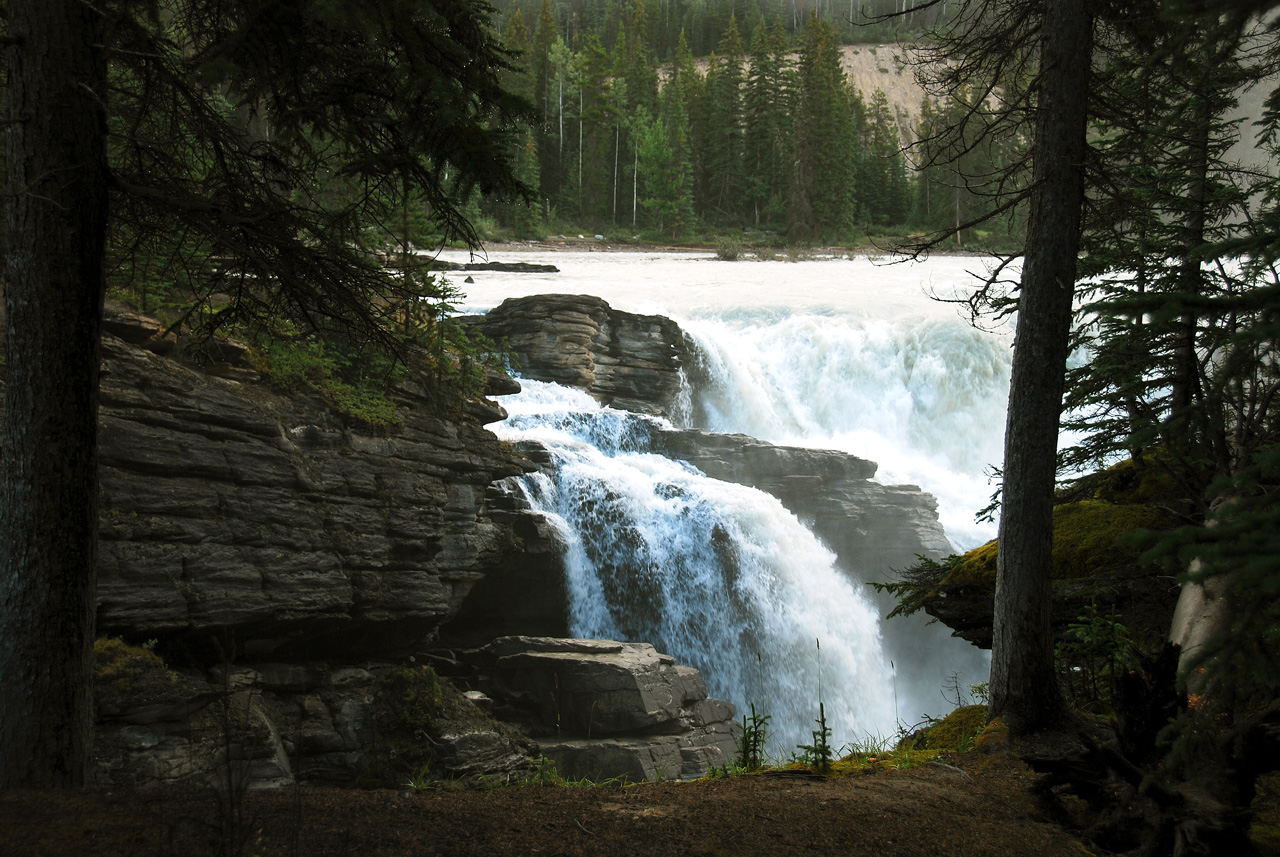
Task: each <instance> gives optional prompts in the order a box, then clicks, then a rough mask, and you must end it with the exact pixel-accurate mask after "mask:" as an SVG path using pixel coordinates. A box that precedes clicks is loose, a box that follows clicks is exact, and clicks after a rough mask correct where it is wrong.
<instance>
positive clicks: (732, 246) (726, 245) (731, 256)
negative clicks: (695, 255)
mask: <svg viewBox="0 0 1280 857" xmlns="http://www.w3.org/2000/svg"><path fill="white" fill-rule="evenodd" d="M741 255H742V245H741V244H739V243H738V242H737V241H721V242H720V243H719V244H718V245H716V258H717V259H719V260H720V261H722V262H736V261H738V257H740V256H741Z"/></svg>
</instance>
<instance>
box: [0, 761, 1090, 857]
mask: <svg viewBox="0 0 1280 857" xmlns="http://www.w3.org/2000/svg"><path fill="white" fill-rule="evenodd" d="M954 761H955V764H954V765H953V764H945V765H944V764H938V763H926V764H922V765H919V766H917V767H913V768H909V769H906V770H886V771H872V772H867V773H859V774H852V775H847V776H841V777H832V778H815V777H811V776H808V775H806V774H805V773H803V772H798V773H792V772H779V773H774V774H767V775H751V776H739V777H733V778H730V779H720V780H704V781H699V782H694V783H658V784H646V785H635V786H627V787H619V786H613V787H610V786H603V787H590V788H580V787H564V786H545V785H544V786H537V785H528V786H518V787H506V788H500V789H491V790H473V789H461V788H441V789H440V790H433V791H424V792H395V791H348V790H339V789H310V788H302V789H281V790H275V791H260V792H252V793H250V794H249V795H247V796H246V798H245V800H244V803H243V806H242V807H241V809H242V811H243V817H244V819H245V823H244V824H242V825H240V829H241V830H243V831H245V833H244V834H243V835H241V836H238V837H237V839H238V840H240V842H241V845H242V847H240V848H239V849H234V848H233V849H231V850H227V849H226V848H225V847H224V846H226V845H228V844H233V845H234V844H235V843H228V842H227V841H226V840H225V838H224V837H223V836H222V835H221V833H220V828H221V827H222V825H221V824H219V821H218V820H219V818H225V817H226V814H225V813H222V812H219V810H218V808H217V802H216V800H215V798H214V796H213V794H212V793H209V792H203V793H202V792H199V791H183V792H173V791H170V792H151V793H148V794H145V795H140V794H133V793H120V792H115V793H111V792H106V793H103V792H81V793H74V794H51V793H40V792H16V791H14V792H3V793H0V854H4V855H9V854H14V855H18V854H21V855H30V857H38V855H59V857H61V855H104V857H105V855H138V857H146V855H183V857H188V855H197V854H210V853H213V854H227V853H236V854H239V853H243V854H255V855H263V856H264V857H266V855H317V857H319V855H429V854H440V855H484V857H502V855H526V854H538V855H610V857H613V855H620V854H637V855H681V856H682V857H684V856H685V855H721V854H723V855H735V857H736V855H788V854H805V855H823V854H830V855H836V854H839V855H845V857H862V855H866V857H872V855H875V857H946V855H955V857H982V855H1035V857H1060V855H1061V857H1066V855H1072V857H1080V855H1081V854H1084V853H1088V852H1087V851H1085V850H1084V849H1082V848H1081V846H1080V845H1079V844H1078V843H1077V842H1076V841H1075V840H1073V839H1072V838H1071V837H1069V836H1068V835H1067V834H1066V833H1064V832H1063V831H1062V830H1061V829H1060V828H1057V827H1055V826H1053V825H1052V824H1049V823H1047V822H1045V821H1043V820H1041V819H1040V818H1039V816H1038V814H1037V812H1036V809H1035V803H1034V800H1033V798H1032V797H1031V795H1030V793H1029V792H1028V787H1029V786H1030V784H1031V783H1032V782H1033V779H1034V777H1033V775H1032V774H1030V773H1029V772H1028V771H1027V770H1026V768H1025V767H1024V766H1022V765H1021V763H1019V762H1017V761H1016V760H1014V759H1012V758H1009V757H1007V756H1000V757H981V756H978V755H977V754H970V755H967V756H964V757H959V758H958V759H956V760H954Z"/></svg>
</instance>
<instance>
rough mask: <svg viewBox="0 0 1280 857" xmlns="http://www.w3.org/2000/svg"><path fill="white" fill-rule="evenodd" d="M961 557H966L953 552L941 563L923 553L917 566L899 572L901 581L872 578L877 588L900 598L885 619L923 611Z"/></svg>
mask: <svg viewBox="0 0 1280 857" xmlns="http://www.w3.org/2000/svg"><path fill="white" fill-rule="evenodd" d="M971 553H972V552H971ZM965 556H968V554H966V555H965ZM962 559H963V557H960V556H957V555H954V554H953V555H952V556H949V557H947V558H946V559H944V560H942V561H941V562H939V561H937V560H935V559H931V558H930V557H927V556H925V555H923V554H917V555H916V564H915V565H913V566H910V567H908V568H905V569H901V570H899V571H898V572H897V573H898V580H894V581H889V582H883V583H882V582H875V581H872V582H871V584H870V585H871V586H872V587H873V588H874V589H875V590H877V591H878V592H887V593H889V594H890V595H893V596H894V597H896V598H897V599H898V604H897V606H895V607H894V608H893V610H891V611H890V612H889V615H888V617H886V618H889V619H892V618H893V617H895V616H910V615H911V614H912V613H917V612H919V611H921V610H923V609H924V605H925V603H926V602H927V601H928V600H929V599H930V598H932V597H933V596H934V595H936V594H937V592H938V587H939V586H940V585H941V584H942V581H943V580H945V579H946V578H947V577H948V576H949V575H950V574H951V573H952V571H954V570H955V568H956V567H957V566H958V565H959V564H960V562H961V560H962Z"/></svg>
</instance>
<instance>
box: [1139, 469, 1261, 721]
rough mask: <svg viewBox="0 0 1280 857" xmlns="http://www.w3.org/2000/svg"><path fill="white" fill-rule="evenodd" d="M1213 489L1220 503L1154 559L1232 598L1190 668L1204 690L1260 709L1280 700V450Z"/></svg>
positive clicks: (1167, 541) (1165, 543)
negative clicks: (1222, 624) (1219, 628)
mask: <svg viewBox="0 0 1280 857" xmlns="http://www.w3.org/2000/svg"><path fill="white" fill-rule="evenodd" d="M1212 490H1213V493H1214V495H1215V496H1217V497H1219V498H1221V499H1220V501H1219V502H1218V503H1217V504H1216V505H1215V509H1214V512H1213V514H1212V517H1211V518H1210V519H1209V520H1208V521H1206V522H1205V524H1203V525H1200V526H1187V527H1182V528H1179V529H1177V530H1174V531H1172V532H1169V533H1167V534H1164V535H1163V536H1162V537H1160V538H1159V539H1158V540H1157V541H1156V543H1155V545H1154V547H1153V548H1152V550H1151V552H1150V556H1151V557H1153V558H1155V559H1158V560H1162V561H1164V562H1166V563H1169V564H1170V565H1171V566H1172V567H1173V568H1175V569H1179V570H1182V574H1181V579H1182V580H1184V581H1187V582H1194V583H1200V584H1203V585H1211V586H1214V587H1216V588H1217V591H1219V592H1220V593H1221V596H1220V597H1225V598H1227V599H1228V600H1229V603H1230V611H1229V612H1228V620H1229V625H1228V627H1227V628H1225V629H1224V630H1223V632H1222V633H1220V634H1218V635H1216V636H1215V637H1214V638H1213V639H1212V640H1211V641H1209V643H1208V644H1207V645H1206V646H1204V647H1203V648H1202V649H1201V650H1200V651H1199V652H1197V653H1196V656H1195V659H1194V661H1193V662H1192V664H1191V665H1190V668H1191V669H1194V670H1197V671H1199V672H1200V674H1201V676H1202V680H1201V682H1200V687H1199V692H1200V693H1202V694H1204V695H1207V696H1213V697H1217V698H1218V699H1219V700H1230V701H1231V702H1232V703H1233V704H1235V705H1236V706H1238V707H1239V709H1240V710H1241V711H1255V710H1258V709H1260V708H1264V707H1266V706H1267V705H1270V704H1272V703H1273V702H1274V701H1275V700H1278V699H1280V502H1278V501H1277V498H1280V445H1275V446H1267V447H1264V448H1262V449H1260V450H1259V451H1258V452H1257V453H1256V454H1255V455H1254V457H1253V459H1252V461H1251V462H1250V463H1249V464H1248V466H1246V467H1243V468H1242V469H1241V470H1240V471H1239V472H1237V473H1236V474H1234V475H1232V476H1231V477H1224V478H1221V479H1219V480H1218V481H1217V482H1215V483H1214V484H1213V486H1212ZM1183 678H1184V679H1185V678H1186V676H1183Z"/></svg>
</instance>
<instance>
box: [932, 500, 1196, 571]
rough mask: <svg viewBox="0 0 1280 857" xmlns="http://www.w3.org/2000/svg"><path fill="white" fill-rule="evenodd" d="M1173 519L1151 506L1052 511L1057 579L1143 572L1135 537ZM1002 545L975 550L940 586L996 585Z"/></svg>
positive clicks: (1080, 505)
mask: <svg viewBox="0 0 1280 857" xmlns="http://www.w3.org/2000/svg"><path fill="white" fill-rule="evenodd" d="M1172 523H1173V522H1172V521H1171V520H1170V518H1169V516H1168V514H1167V513H1166V512H1165V511H1164V510H1163V509H1161V508H1159V507H1157V506H1151V505H1146V504H1137V503H1127V504H1117V503H1107V502H1105V501H1102V500H1083V501H1079V502H1075V503H1062V504H1059V505H1057V506H1055V507H1054V509H1053V579H1054V580H1071V579H1077V578H1082V577H1096V576H1104V575H1109V574H1117V573H1121V572H1125V571H1131V570H1133V569H1136V568H1140V567H1141V566H1142V565H1143V564H1144V563H1143V551H1142V550H1141V548H1140V547H1139V544H1138V542H1137V540H1136V539H1134V538H1132V537H1133V536H1134V534H1137V533H1142V532H1146V531H1155V530H1167V529H1169V528H1170V527H1171V526H1172ZM997 549H998V543H997V542H995V541H991V542H988V543H987V544H985V545H982V546H981V547H978V548H974V549H973V550H971V551H969V552H968V553H966V554H964V555H963V556H961V557H959V559H958V560H956V561H951V560H948V561H947V562H948V564H949V565H950V569H949V571H948V573H947V574H946V575H945V577H943V578H942V580H940V581H939V583H945V584H948V585H955V584H964V583H978V582H983V581H986V582H992V581H994V580H995V574H996V552H997Z"/></svg>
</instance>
